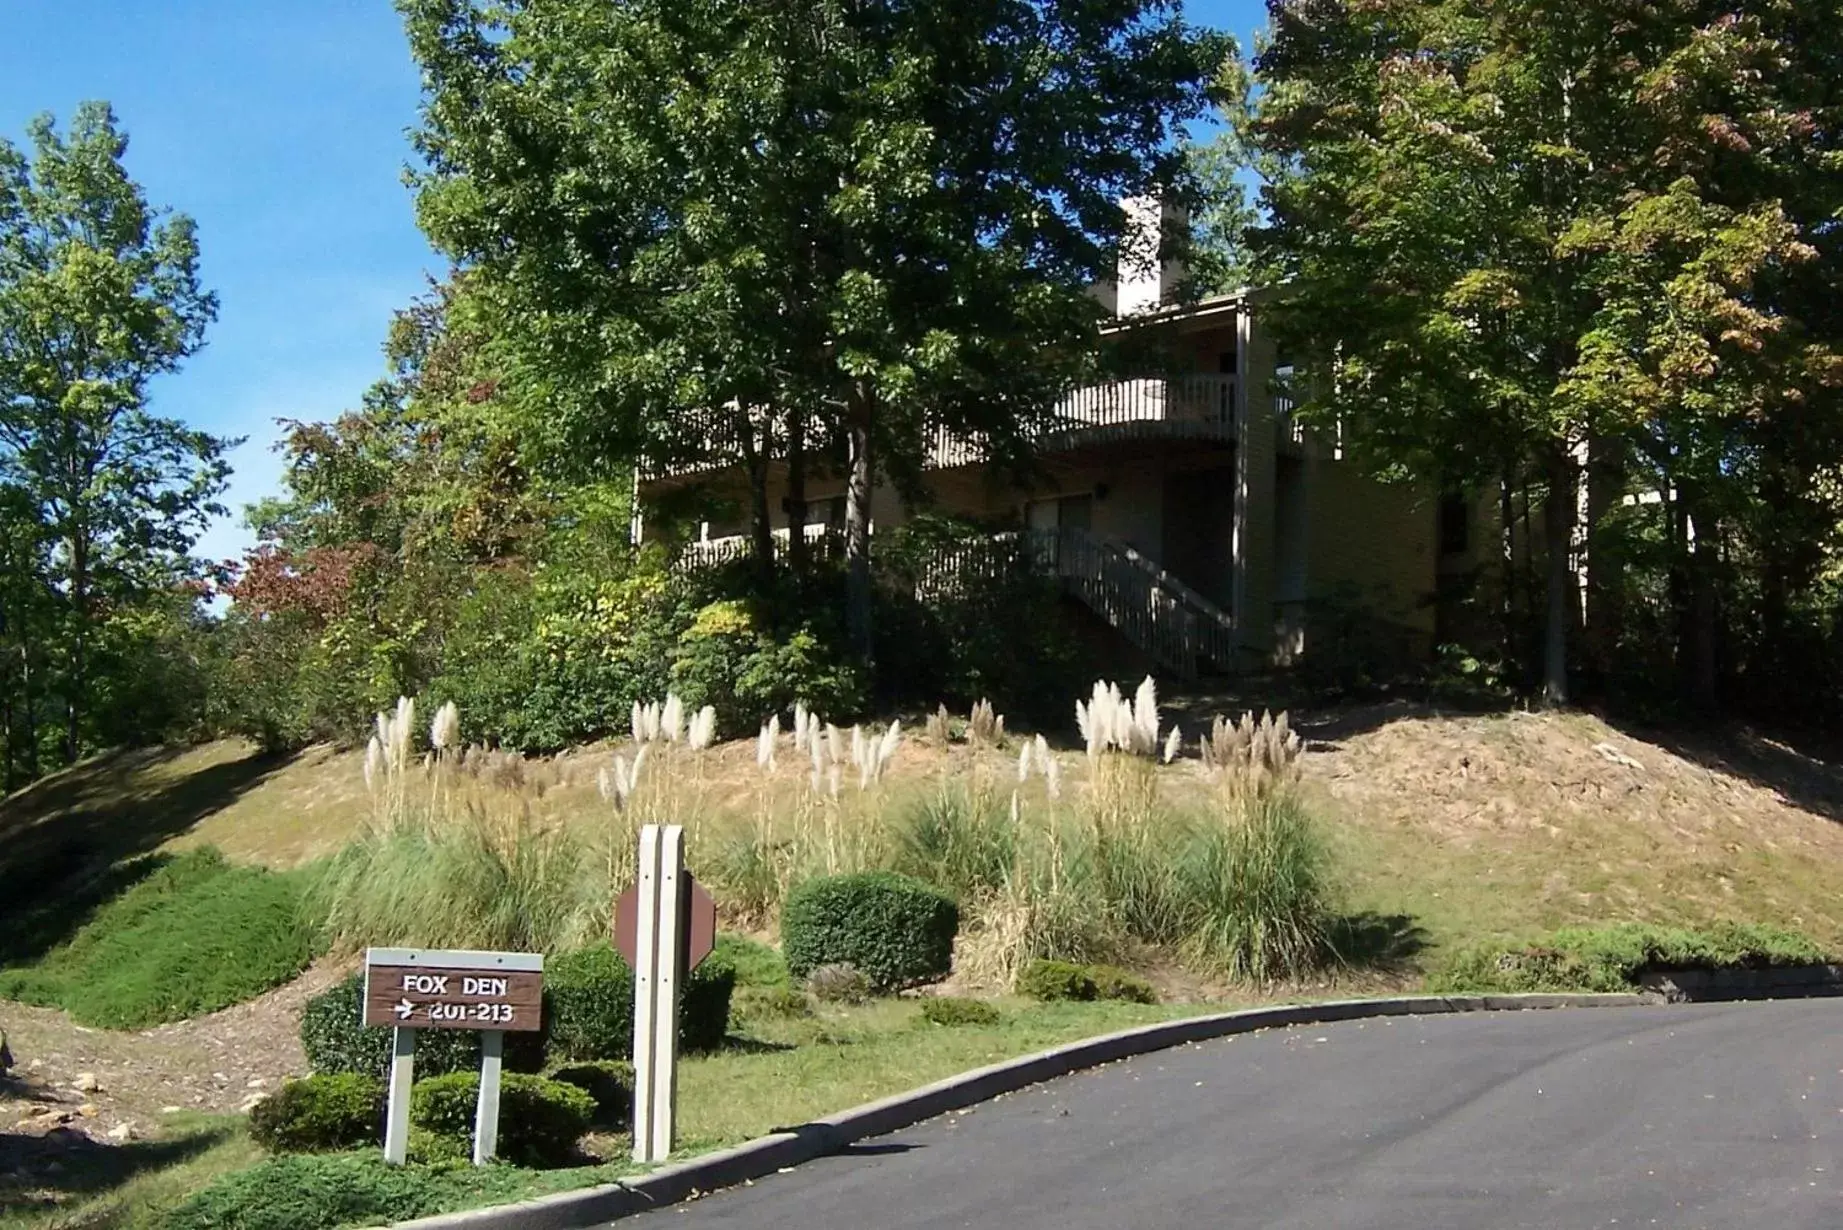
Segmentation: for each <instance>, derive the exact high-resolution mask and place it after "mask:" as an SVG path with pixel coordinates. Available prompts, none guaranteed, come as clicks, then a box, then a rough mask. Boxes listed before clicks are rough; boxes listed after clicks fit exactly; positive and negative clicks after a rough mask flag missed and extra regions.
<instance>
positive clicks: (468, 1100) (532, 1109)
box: [410, 1072, 595, 1166]
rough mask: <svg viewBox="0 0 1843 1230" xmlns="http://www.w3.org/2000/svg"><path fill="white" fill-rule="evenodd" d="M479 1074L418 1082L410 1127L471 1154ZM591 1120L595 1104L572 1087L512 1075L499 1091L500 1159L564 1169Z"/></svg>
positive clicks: (412, 1092) (434, 1077)
mask: <svg viewBox="0 0 1843 1230" xmlns="http://www.w3.org/2000/svg"><path fill="white" fill-rule="evenodd" d="M479 1099H480V1074H479V1073H478V1072H450V1073H448V1074H447V1075H446V1076H432V1077H430V1078H429V1079H428V1080H424V1081H417V1082H416V1087H415V1089H414V1090H412V1091H411V1093H410V1122H411V1124H413V1125H414V1126H416V1127H419V1128H421V1129H423V1130H424V1131H426V1132H428V1133H430V1134H431V1135H433V1136H437V1137H445V1138H447V1139H448V1140H451V1141H459V1142H465V1144H466V1146H467V1149H468V1150H469V1151H470V1152H471V1151H472V1149H473V1132H474V1113H475V1109H476V1107H477V1106H478V1104H479ZM594 1118H595V1099H594V1098H592V1097H590V1096H589V1094H588V1093H587V1092H586V1091H585V1090H583V1089H581V1088H579V1087H578V1086H576V1085H572V1084H565V1083H564V1082H562V1081H549V1080H544V1079H543V1078H542V1077H537V1076H522V1075H519V1074H517V1073H511V1074H508V1075H506V1076H503V1077H502V1078H501V1081H500V1086H499V1147H498V1151H497V1152H498V1156H499V1157H502V1158H504V1159H505V1160H506V1161H508V1162H511V1163H513V1164H514V1165H518V1166H562V1165H566V1164H567V1163H569V1162H570V1161H571V1160H573V1159H574V1157H575V1155H576V1142H577V1141H578V1140H579V1139H581V1138H582V1134H583V1133H584V1132H586V1131H588V1130H589V1124H590V1123H591V1122H592V1121H593V1120H594Z"/></svg>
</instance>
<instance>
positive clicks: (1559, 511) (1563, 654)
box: [1542, 445, 1579, 705]
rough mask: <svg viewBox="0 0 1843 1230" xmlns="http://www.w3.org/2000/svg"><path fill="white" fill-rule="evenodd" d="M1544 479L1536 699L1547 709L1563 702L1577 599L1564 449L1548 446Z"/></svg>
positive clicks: (1572, 476) (1568, 460)
mask: <svg viewBox="0 0 1843 1230" xmlns="http://www.w3.org/2000/svg"><path fill="white" fill-rule="evenodd" d="M1543 469H1544V471H1545V475H1546V477H1547V478H1548V483H1549V490H1548V495H1547V498H1546V499H1544V500H1543V502H1542V537H1543V548H1544V550H1545V552H1546V555H1547V558H1546V561H1545V562H1546V565H1547V573H1548V611H1547V615H1546V617H1545V620H1544V628H1543V636H1542V696H1543V699H1544V700H1546V701H1547V702H1548V703H1549V704H1551V705H1565V704H1567V703H1568V628H1569V625H1571V624H1572V623H1573V622H1574V606H1575V603H1576V601H1577V600H1578V594H1579V590H1578V589H1577V588H1576V578H1575V575H1574V561H1573V560H1572V559H1571V558H1570V556H1569V553H1570V549H1571V548H1572V546H1573V544H1574V510H1575V502H1576V500H1577V499H1578V498H1579V495H1578V493H1577V491H1576V489H1575V483H1576V480H1577V475H1576V473H1575V466H1574V459H1573V458H1572V457H1570V456H1569V455H1568V451H1567V449H1566V448H1565V447H1562V446H1560V445H1553V446H1551V447H1550V448H1549V450H1548V455H1547V456H1546V457H1545V458H1544V460H1543Z"/></svg>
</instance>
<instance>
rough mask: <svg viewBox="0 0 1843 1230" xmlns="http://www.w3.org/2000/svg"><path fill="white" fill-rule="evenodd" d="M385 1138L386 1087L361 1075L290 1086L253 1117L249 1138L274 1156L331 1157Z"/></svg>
mask: <svg viewBox="0 0 1843 1230" xmlns="http://www.w3.org/2000/svg"><path fill="white" fill-rule="evenodd" d="M383 1133H384V1082H383V1081H381V1080H378V1079H377V1078H376V1077H372V1076H364V1075H361V1074H359V1073H357V1072H334V1073H330V1074H327V1075H315V1076H308V1077H303V1078H302V1079H300V1080H292V1081H289V1082H288V1083H287V1084H285V1085H283V1086H282V1087H281V1088H280V1089H277V1090H276V1091H275V1092H274V1093H273V1094H272V1095H270V1096H269V1097H267V1098H264V1099H263V1100H262V1101H260V1102H258V1103H257V1104H256V1105H255V1107H254V1108H253V1109H252V1110H251V1111H250V1138H251V1139H253V1140H254V1141H255V1142H256V1143H257V1144H259V1145H261V1146H262V1147H263V1148H265V1149H267V1150H268V1151H269V1152H271V1153H331V1152H334V1151H336V1150H339V1149H351V1148H355V1147H357V1146H359V1145H367V1144H374V1143H376V1142H377V1141H379V1140H381V1139H383Z"/></svg>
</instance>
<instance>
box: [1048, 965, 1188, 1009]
mask: <svg viewBox="0 0 1843 1230" xmlns="http://www.w3.org/2000/svg"><path fill="white" fill-rule="evenodd" d="M1017 990H1018V994H1020V995H1028V996H1030V997H1031V998H1032V999H1040V1000H1044V1001H1046V1002H1047V1001H1051V1000H1080V1001H1087V1000H1093V999H1116V1000H1123V1001H1125V1002H1127V1003H1133V1004H1155V1003H1157V1002H1158V993H1157V992H1156V991H1154V990H1153V989H1152V984H1151V983H1149V982H1147V981H1146V980H1145V979H1143V978H1140V977H1138V976H1137V975H1135V974H1129V973H1127V972H1126V971H1125V970H1123V969H1116V968H1115V967H1114V966H1111V965H1075V964H1073V963H1071V962H1068V961H1032V962H1031V963H1030V964H1029V965H1026V966H1025V967H1024V968H1023V970H1022V971H1020V972H1019V974H1018V980H1017Z"/></svg>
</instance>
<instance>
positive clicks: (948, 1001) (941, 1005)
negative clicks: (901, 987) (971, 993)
mask: <svg viewBox="0 0 1843 1230" xmlns="http://www.w3.org/2000/svg"><path fill="white" fill-rule="evenodd" d="M921 1014H922V1020H924V1021H927V1022H928V1023H930V1024H932V1025H996V1024H998V1022H999V1019H1000V1018H999V1013H998V1009H996V1008H994V1007H993V1006H992V1005H991V1004H988V1003H986V1002H984V1001H983V1000H977V999H957V998H954V997H953V996H948V995H938V996H935V997H934V998H932V999H925V1000H923V1001H922V1008H921Z"/></svg>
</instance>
